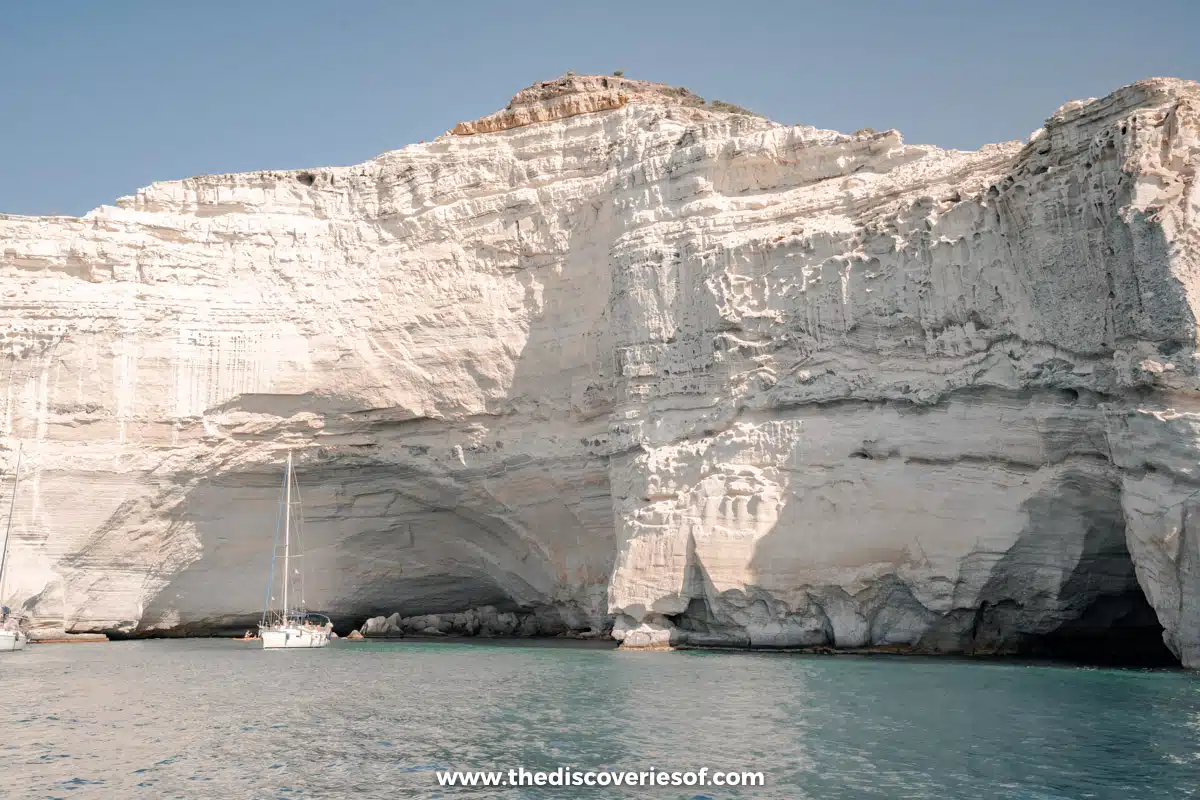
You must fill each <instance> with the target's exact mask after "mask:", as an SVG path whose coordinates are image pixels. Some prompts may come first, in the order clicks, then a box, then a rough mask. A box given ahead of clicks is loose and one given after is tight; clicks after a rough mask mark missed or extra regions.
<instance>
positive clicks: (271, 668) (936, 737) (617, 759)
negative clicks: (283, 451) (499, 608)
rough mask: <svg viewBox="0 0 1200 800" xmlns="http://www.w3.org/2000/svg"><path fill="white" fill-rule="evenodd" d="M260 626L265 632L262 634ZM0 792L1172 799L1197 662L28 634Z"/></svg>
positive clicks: (1184, 752)
mask: <svg viewBox="0 0 1200 800" xmlns="http://www.w3.org/2000/svg"><path fill="white" fill-rule="evenodd" d="M254 644H257V643H254ZM0 687H2V695H0V696H2V697H3V702H2V703H0V781H3V782H4V784H5V786H6V790H4V791H0V795H2V796H3V797H6V798H47V797H62V798H73V799H75V798H91V797H103V798H110V797H111V798H127V797H130V798H133V797H148V798H149V797H153V798H158V797H183V798H226V797H228V798H241V797H247V798H250V797H253V798H259V797H262V798H297V797H299V798H303V797H313V798H343V797H370V798H385V797H417V798H437V797H442V798H450V797H475V798H491V797H496V798H525V797H529V798H554V797H595V798H608V797H644V798H659V797H663V798H714V800H715V799H716V798H726V797H761V798H954V799H955V800H957V799H958V798H1024V799H1027V800H1033V799H1034V798H1037V800H1049V799H1050V798H1100V799H1103V798H1114V800H1115V799H1116V798H1121V800H1128V799H1129V798H1137V799H1138V800H1143V799H1145V798H1160V797H1161V798H1187V797H1195V796H1197V795H1200V677H1198V676H1194V675H1191V674H1186V673H1182V672H1172V671H1157V672H1156V671H1136V670H1105V669H1080V668H1072V667H1062V666H1029V665H1011V664H999V663H986V662H965V661H956V660H950V659H920V658H898V657H821V656H798V655H794V654H746V653H703V652H643V653H638V652H622V651H616V650H611V649H600V648H583V647H566V646H551V645H549V644H537V643H509V644H498V643H493V644H473V643H472V644H463V643H446V642H415V641H405V642H396V643H374V642H372V643H362V644H359V643H351V642H344V641H343V642H337V643H335V644H334V645H333V646H331V647H329V648H326V649H325V650H316V651H272V652H264V651H262V650H260V649H256V648H254V647H253V646H252V645H247V644H242V643H239V642H235V641H224V640H175V641H142V642H117V643H112V644H107V645H105V644H86V645H40V646H33V647H30V648H29V649H28V650H27V651H25V652H24V653H16V654H11V655H5V656H3V657H2V658H0ZM560 766H570V767H572V768H574V769H577V770H585V769H597V770H603V769H608V770H621V771H626V770H649V769H650V768H652V767H653V768H655V769H658V770H668V771H674V770H698V769H699V768H701V767H708V768H709V769H710V770H713V769H718V770H751V771H762V772H764V773H765V775H766V779H767V785H766V787H764V788H755V789H742V790H729V789H725V790H721V789H717V788H716V787H702V788H701V787H697V788H691V789H688V788H684V787H679V788H671V787H662V788H658V787H655V788H648V787H647V788H636V789H615V788H611V787H609V788H599V787H597V788H586V787H579V788H550V787H546V788H540V789H539V788H533V787H526V788H517V787H512V788H487V789H484V788H474V789H456V788H444V787H440V786H439V785H438V782H437V780H436V777H435V774H434V771H435V770H441V769H446V770H507V769H510V768H513V769H515V768H517V767H525V768H526V769H530V770H553V769H555V768H557V767H560Z"/></svg>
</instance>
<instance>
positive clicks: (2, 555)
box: [0, 444, 24, 605]
mask: <svg viewBox="0 0 1200 800" xmlns="http://www.w3.org/2000/svg"><path fill="white" fill-rule="evenodd" d="M23 449H24V444H21V445H18V447H17V468H16V469H15V470H13V490H12V500H10V501H9V504H8V526H7V527H6V528H5V529H4V546H3V547H0V605H3V603H4V568H5V567H7V566H8V537H9V535H10V534H11V533H12V522H13V513H14V512H16V510H17V482H18V481H19V480H20V479H21V451H22V450H23Z"/></svg>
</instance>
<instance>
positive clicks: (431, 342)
mask: <svg viewBox="0 0 1200 800" xmlns="http://www.w3.org/2000/svg"><path fill="white" fill-rule="evenodd" d="M727 108H728V107H727V106H724V105H717V104H706V103H704V101H702V100H701V99H700V98H697V97H696V96H695V95H692V94H690V93H687V92H686V91H684V90H678V89H672V88H670V87H664V86H660V85H657V84H648V83H645V82H640V81H629V80H624V79H617V78H603V77H598V76H581V77H567V78H563V79H559V80H558V81H550V82H546V83H543V84H538V85H535V86H533V87H530V88H529V89H526V90H524V91H523V92H521V93H520V94H518V95H517V97H516V98H514V100H513V102H512V103H511V104H510V106H509V108H507V109H505V110H504V111H501V112H497V114H494V115H491V116H489V117H485V118H484V119H482V120H478V121H475V122H471V123H462V124H460V125H459V126H457V127H456V128H455V129H454V131H452V132H451V133H448V134H447V135H445V136H442V137H440V138H438V139H437V140H435V141H433V142H430V143H423V144H419V145H412V146H409V147H407V148H405V149H403V150H398V151H395V152H390V153H386V154H384V155H382V156H379V157H378V158H376V159H373V160H371V161H368V162H366V163H364V164H361V165H357V166H354V167H337V168H324V169H314V170H308V171H291V172H258V173H249V174H240V175H219V176H204V177H199V178H192V179H188V180H183V181H173V182H166V183H158V184H154V185H152V186H150V187H147V188H146V189H143V190H141V191H139V192H138V193H137V194H136V195H135V196H132V197H126V198H122V199H120V200H118V201H117V204H116V205H115V206H112V207H110V206H104V207H102V208H99V209H96V210H95V211H93V212H91V213H89V214H87V215H86V216H84V217H82V218H78V219H76V218H65V217H20V216H8V215H3V216H0V320H2V327H0V348H2V352H3V354H4V359H5V360H4V362H3V363H2V364H0V381H2V385H3V387H4V391H3V395H2V396H0V402H2V403H3V406H2V410H3V413H2V414H0V433H2V434H3V448H4V449H3V450H0V461H2V464H0V466H4V468H5V470H6V472H5V483H4V487H5V489H6V490H7V489H8V487H10V486H11V483H10V480H9V479H10V478H11V469H12V466H13V462H14V457H15V451H16V448H17V446H18V444H21V445H22V446H23V447H24V450H25V458H26V466H27V468H28V472H27V473H26V476H25V478H24V479H23V480H22V483H21V486H20V491H19V493H18V496H17V512H16V516H15V520H14V529H13V532H14V538H13V542H12V547H11V571H10V576H11V577H10V578H9V579H7V581H6V586H5V598H4V599H6V600H8V601H10V602H11V603H17V604H24V605H25V607H26V608H28V609H29V610H30V612H31V613H32V614H33V616H34V618H35V620H36V622H37V624H38V625H41V626H43V627H45V628H53V629H62V630H65V631H69V632H87V631H104V632H108V633H111V634H117V633H126V634H149V633H155V632H158V633H188V632H207V631H212V630H220V629H225V628H234V629H236V628H239V627H242V626H245V625H246V624H248V622H249V621H252V620H253V619H254V617H255V615H256V614H257V610H258V609H261V608H262V605H263V602H264V588H265V587H264V581H265V577H266V573H267V568H268V564H269V559H270V547H271V541H272V537H273V534H274V527H275V513H276V507H277V490H278V486H279V483H280V479H281V464H282V460H283V454H284V451H285V450H286V449H288V448H293V449H295V450H296V451H297V453H298V464H299V467H298V473H299V478H300V481H301V485H302V487H303V493H302V494H303V500H304V508H305V512H306V524H305V531H304V537H305V542H304V547H305V553H306V555H305V558H306V560H307V568H308V569H307V574H306V586H305V592H306V595H307V598H306V599H307V600H308V602H309V605H310V606H312V607H317V608H321V609H323V610H325V611H327V612H328V613H330V614H331V615H332V616H333V617H334V618H335V619H336V620H339V621H340V623H341V624H353V625H355V626H357V625H359V624H361V623H362V621H363V620H364V619H366V618H367V617H372V616H376V615H380V616H383V617H385V618H386V617H387V615H397V616H395V617H394V621H396V626H397V629H399V628H400V627H402V626H400V622H399V620H400V619H401V618H416V617H427V615H431V614H432V615H439V616H437V617H435V619H436V620H437V622H436V624H434V625H432V626H428V625H427V626H426V627H432V628H434V629H437V630H438V631H439V632H445V631H442V630H441V627H446V626H450V627H449V628H447V630H449V629H454V630H457V628H455V626H459V627H463V628H464V629H468V632H469V628H470V627H471V625H472V624H475V625H476V628H478V620H479V619H480V618H481V617H480V614H481V613H483V614H484V616H485V617H486V618H487V619H488V620H492V619H495V620H501V619H502V618H503V620H504V621H503V622H502V623H501V622H497V623H496V625H499V626H500V628H503V629H505V630H507V628H509V627H511V628H513V629H514V630H516V629H517V627H518V623H517V622H514V624H513V626H508V622H507V620H509V618H510V617H508V616H503V617H502V615H510V616H511V619H512V620H527V619H528V620H537V622H536V623H529V624H530V625H532V626H533V628H532V629H531V632H537V631H553V630H568V631H576V632H582V631H600V630H608V629H610V628H611V629H612V630H613V635H614V636H616V637H618V638H622V639H624V640H625V641H626V643H627V644H629V645H646V646H657V645H672V644H673V645H680V644H693V645H705V644H731V645H738V646H762V647H783V646H831V647H839V648H858V647H880V646H883V647H899V648H912V649H917V650H928V651H942V652H1038V649H1039V648H1041V649H1043V650H1047V649H1048V650H1054V649H1055V648H1059V649H1070V648H1071V647H1075V646H1085V645H1086V644H1087V643H1089V642H1090V643H1095V642H1102V643H1107V646H1113V647H1117V648H1126V649H1132V650H1143V649H1145V650H1152V649H1153V648H1154V646H1155V645H1156V643H1157V641H1158V639H1159V636H1160V631H1159V628H1158V626H1159V625H1160V624H1161V626H1162V629H1163V630H1164V631H1165V640H1166V643H1167V645H1168V646H1169V647H1170V649H1171V651H1172V652H1173V653H1174V654H1175V655H1176V656H1177V657H1178V658H1180V659H1181V660H1182V662H1183V663H1184V664H1185V665H1188V666H1200V566H1197V565H1198V564H1200V550H1198V549H1197V548H1198V545H1197V541H1198V536H1200V533H1197V532H1196V531H1194V530H1192V528H1193V527H1194V526H1195V523H1194V522H1193V518H1194V517H1195V515H1194V514H1193V513H1192V511H1193V509H1194V508H1195V507H1196V499H1195V497H1196V492H1197V490H1198V489H1200V475H1198V474H1197V471H1196V463H1197V460H1198V457H1200V438H1198V436H1197V434H1198V433H1200V393H1198V391H1200V386H1198V385H1197V379H1196V353H1197V343H1196V335H1195V332H1196V314H1195V309H1196V308H1197V307H1200V305H1198V304H1200V264H1198V263H1197V254H1198V253H1200V242H1198V241H1197V225H1196V214H1197V208H1198V207H1200V189H1197V188H1196V183H1195V181H1194V173H1195V169H1196V166H1197V164H1198V163H1200V86H1198V85H1196V84H1194V83H1190V82H1184V81H1177V80H1168V79H1153V80H1148V81H1143V82H1140V83H1137V84H1133V85H1131V86H1127V87H1125V88H1123V89H1120V90H1118V91H1117V92H1115V93H1114V94H1112V95H1110V96H1109V97H1106V98H1103V99H1100V100H1091V101H1087V102H1082V103H1072V104H1068V105H1067V106H1064V107H1063V109H1061V110H1060V111H1059V112H1058V113H1056V114H1055V115H1054V116H1053V117H1051V118H1050V119H1049V120H1048V121H1047V123H1046V126H1045V127H1044V128H1043V129H1041V130H1039V131H1037V132H1036V133H1035V134H1034V135H1033V136H1032V137H1031V138H1030V140H1029V142H1027V143H1019V142H1013V143H1008V144H1002V145H993V146H989V147H985V148H984V149H982V150H981V151H979V152H975V153H963V152H956V151H945V150H940V149H938V148H934V147H925V146H914V145H907V144H905V143H904V142H903V141H902V139H901V137H900V135H899V134H898V133H897V132H896V131H887V132H883V133H872V132H860V133H859V134H855V135H844V134H839V133H835V132H832V131H822V130H817V129H814V128H809V127H803V126H785V125H779V124H776V123H773V122H770V121H768V120H765V119H762V118H759V117H755V116H752V115H747V114H741V113H730V112H729V111H728V110H726V109H727ZM1147 600H1148V601H1149V605H1147V603H1146V601H1147ZM479 609H487V611H486V612H481V611H479ZM456 620H457V621H456ZM471 620H474V621H475V622H474V623H472V622H471ZM547 620H550V621H547ZM425 621H428V620H427V619H426V620H425ZM460 622H461V625H459V623H460ZM443 623H444V624H443ZM373 624H375V625H376V627H379V626H380V625H383V626H384V627H386V619H385V622H384V623H379V622H375V623H373ZM488 624H492V623H488ZM439 626H441V627H439ZM380 630H383V628H380ZM1080 643H1084V644H1083V645H1081V644H1080Z"/></svg>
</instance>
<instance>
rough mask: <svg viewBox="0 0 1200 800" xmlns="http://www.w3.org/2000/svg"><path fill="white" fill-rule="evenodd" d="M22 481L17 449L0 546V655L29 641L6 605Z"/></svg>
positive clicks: (21, 646) (18, 617)
mask: <svg viewBox="0 0 1200 800" xmlns="http://www.w3.org/2000/svg"><path fill="white" fill-rule="evenodd" d="M20 479H21V448H19V447H18V448H17V468H16V469H15V470H14V471H13V490H12V500H11V501H9V504H8V524H7V525H6V526H5V528H4V545H3V546H0V653H11V652H13V651H14V650H24V649H25V643H26V642H27V641H28V640H29V637H28V636H26V634H25V631H23V630H21V616H20V615H19V614H15V613H13V612H12V611H10V610H9V608H8V606H6V605H4V578H5V577H6V575H7V568H8V540H9V535H10V534H11V533H12V522H13V514H14V513H15V512H16V510H17V482H18V481H19V480H20Z"/></svg>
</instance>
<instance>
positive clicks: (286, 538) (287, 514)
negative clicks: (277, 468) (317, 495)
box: [283, 450, 292, 622]
mask: <svg viewBox="0 0 1200 800" xmlns="http://www.w3.org/2000/svg"><path fill="white" fill-rule="evenodd" d="M291 545H292V451H291V450H289V451H288V463H287V490H286V491H285V493H284V501H283V619H284V621H285V622H286V621H287V615H288V584H289V583H291V582H292V571H291V567H290V565H289V564H288V560H289V559H290V557H291Z"/></svg>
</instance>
